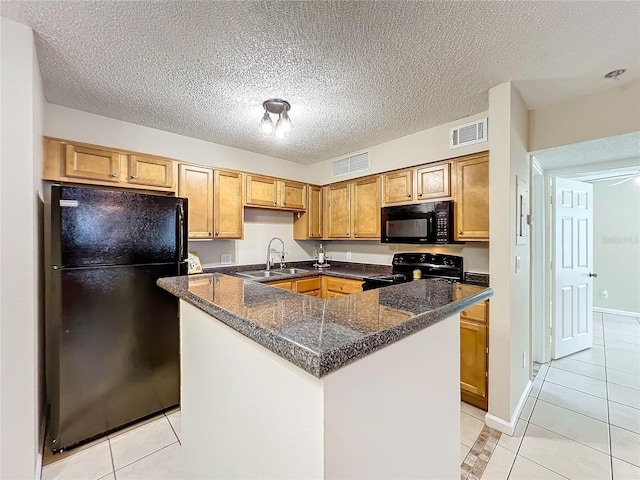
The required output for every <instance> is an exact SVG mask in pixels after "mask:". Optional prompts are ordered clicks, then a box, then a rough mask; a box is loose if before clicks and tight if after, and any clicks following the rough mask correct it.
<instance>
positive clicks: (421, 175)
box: [416, 163, 451, 200]
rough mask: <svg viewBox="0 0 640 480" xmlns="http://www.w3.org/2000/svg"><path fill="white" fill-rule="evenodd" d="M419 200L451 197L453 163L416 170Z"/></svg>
mask: <svg viewBox="0 0 640 480" xmlns="http://www.w3.org/2000/svg"><path fill="white" fill-rule="evenodd" d="M416 182H417V185H418V188H417V189H416V199H417V200H432V199H436V198H437V199H444V198H447V197H451V163H442V164H440V165H435V166H433V167H422V168H418V169H417V170H416Z"/></svg>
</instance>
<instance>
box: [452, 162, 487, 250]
mask: <svg viewBox="0 0 640 480" xmlns="http://www.w3.org/2000/svg"><path fill="white" fill-rule="evenodd" d="M455 217H456V218H455V223H456V230H455V239H456V240H465V241H485V242H486V241H488V240H489V158H488V157H486V156H483V157H479V158H472V159H469V160H461V161H458V162H457V163H456V212H455Z"/></svg>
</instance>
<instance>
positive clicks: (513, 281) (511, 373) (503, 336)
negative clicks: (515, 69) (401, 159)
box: [487, 82, 530, 430]
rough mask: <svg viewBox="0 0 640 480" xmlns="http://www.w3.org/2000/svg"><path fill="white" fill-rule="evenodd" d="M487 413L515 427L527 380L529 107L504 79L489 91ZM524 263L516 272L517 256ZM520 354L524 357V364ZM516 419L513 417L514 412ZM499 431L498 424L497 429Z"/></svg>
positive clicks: (496, 419) (528, 368) (528, 369)
mask: <svg viewBox="0 0 640 480" xmlns="http://www.w3.org/2000/svg"><path fill="white" fill-rule="evenodd" d="M489 115H490V119H491V130H490V134H491V152H490V155H491V160H490V162H489V217H490V219H491V222H490V238H491V244H490V247H489V250H490V261H489V270H490V273H491V288H493V291H494V296H493V297H492V298H491V313H490V316H491V322H490V327H489V352H490V353H489V355H490V361H489V416H488V417H487V422H489V420H490V418H491V417H492V418H493V420H494V421H498V422H500V424H495V423H494V424H493V425H492V426H494V427H496V428H499V427H500V426H504V425H511V426H514V424H515V421H513V420H512V417H513V416H514V414H515V413H518V412H517V409H518V408H519V402H520V401H521V399H522V398H523V394H526V388H527V385H528V382H529V373H530V367H529V359H530V353H529V339H530V332H529V330H530V327H529V284H530V279H529V246H528V245H516V240H515V234H516V176H518V177H520V178H521V179H523V180H525V181H527V182H528V179H529V158H528V154H527V144H528V112H527V109H526V107H525V105H524V102H523V101H522V97H521V96H520V94H519V92H518V91H517V89H516V88H515V87H514V86H513V85H512V84H511V83H510V82H508V83H504V84H501V85H498V86H497V87H494V88H492V89H491V90H489ZM516 256H520V258H521V264H522V268H521V271H520V273H515V257H516ZM523 354H524V355H526V362H525V365H523ZM516 419H517V416H516ZM500 429H501V430H502V428H500Z"/></svg>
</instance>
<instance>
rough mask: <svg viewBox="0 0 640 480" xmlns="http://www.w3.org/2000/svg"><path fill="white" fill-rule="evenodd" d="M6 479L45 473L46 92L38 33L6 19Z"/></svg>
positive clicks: (1, 358)
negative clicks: (42, 465)
mask: <svg viewBox="0 0 640 480" xmlns="http://www.w3.org/2000/svg"><path fill="white" fill-rule="evenodd" d="M1 22H2V28H1V30H2V32H1V35H2V41H1V45H2V46H1V48H2V55H1V77H2V87H1V92H2V93H1V95H2V107H1V109H2V129H1V130H2V137H1V138H2V162H1V164H0V172H1V173H0V182H1V188H0V212H1V218H2V222H1V226H0V243H1V245H2V251H1V253H0V265H1V268H0V286H1V289H0V322H1V323H0V325H1V331H2V336H1V345H0V368H1V378H2V385H1V389H2V390H1V392H0V414H1V416H0V439H1V445H0V462H1V463H0V477H1V478H3V479H7V480H8V479H29V478H34V477H39V475H40V472H39V471H38V452H39V451H40V445H39V444H40V433H41V431H40V430H41V429H40V415H41V408H40V405H41V404H40V401H41V399H40V398H39V393H40V388H41V385H40V375H41V371H40V368H39V366H40V363H39V361H40V360H39V359H40V358H41V356H40V355H41V352H39V351H38V346H39V345H40V342H41V339H40V338H39V336H38V330H39V322H40V319H41V315H42V311H41V295H42V292H41V291H39V287H40V283H41V263H40V261H41V255H40V237H41V235H40V230H39V225H40V222H41V216H40V213H41V211H42V210H41V199H42V192H41V190H40V187H41V182H40V177H41V172H40V163H41V158H42V156H41V155H42V150H41V146H40V145H41V137H42V109H43V94H42V86H41V80H40V72H39V70H38V68H37V61H36V53H35V47H34V44H33V33H32V30H31V29H30V28H29V27H26V26H24V25H21V24H18V23H15V22H13V21H11V20H8V19H5V18H2V19H1Z"/></svg>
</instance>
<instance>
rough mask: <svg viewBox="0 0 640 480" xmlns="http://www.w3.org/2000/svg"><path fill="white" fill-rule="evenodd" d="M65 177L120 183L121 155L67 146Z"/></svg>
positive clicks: (78, 146)
mask: <svg viewBox="0 0 640 480" xmlns="http://www.w3.org/2000/svg"><path fill="white" fill-rule="evenodd" d="M64 175H65V176H66V177H73V178H82V179H86V180H100V181H103V182H112V183H119V182H120V181H121V172H120V153H118V152H113V151H110V150H102V149H98V148H90V147H85V146H82V145H71V144H67V145H66V146H65V158H64ZM125 181H126V180H125Z"/></svg>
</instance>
